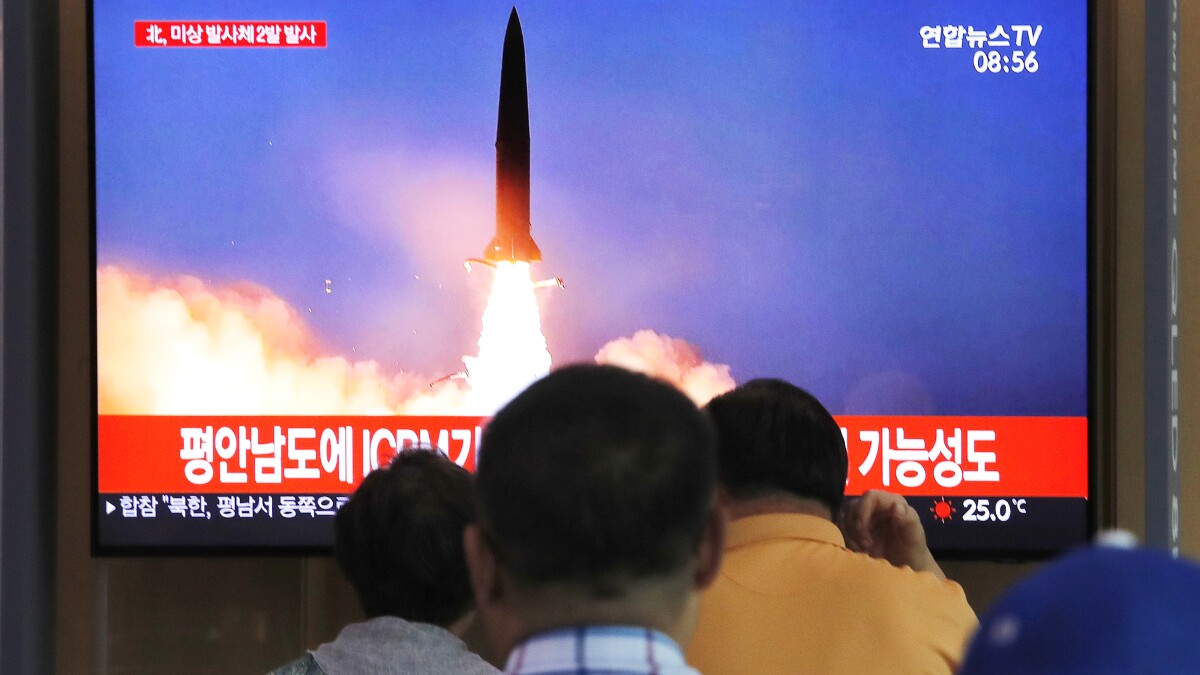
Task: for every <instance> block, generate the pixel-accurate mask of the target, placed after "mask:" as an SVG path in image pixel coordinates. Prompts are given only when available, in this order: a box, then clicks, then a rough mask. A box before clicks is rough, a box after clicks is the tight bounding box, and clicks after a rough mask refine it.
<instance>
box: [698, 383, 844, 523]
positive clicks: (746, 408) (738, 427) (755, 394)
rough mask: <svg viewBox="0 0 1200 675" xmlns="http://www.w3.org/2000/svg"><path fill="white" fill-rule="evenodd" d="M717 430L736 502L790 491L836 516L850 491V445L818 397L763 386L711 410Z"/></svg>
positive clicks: (785, 386) (724, 478) (724, 479)
mask: <svg viewBox="0 0 1200 675" xmlns="http://www.w3.org/2000/svg"><path fill="white" fill-rule="evenodd" d="M705 411H706V412H707V413H708V415H709V417H710V418H711V419H712V421H713V425H714V426H715V427H716V429H717V463H718V465H719V467H720V469H719V471H720V480H721V484H722V486H723V487H724V488H725V489H726V490H727V491H728V492H729V494H730V495H731V496H732V497H734V498H750V497H754V496H758V495H760V494H764V493H769V492H785V493H788V494H791V495H794V496H797V497H804V498H808V499H815V500H818V501H820V502H821V503H823V504H825V505H826V506H828V507H829V510H830V511H831V512H832V513H833V515H834V517H836V516H837V514H838V511H839V510H841V506H842V499H843V495H844V493H845V490H846V471H847V458H846V440H845V438H844V437H843V436H842V430H841V427H839V426H838V423H837V422H836V421H834V419H833V416H832V415H830V414H829V411H828V410H826V409H825V406H823V405H821V402H820V401H818V400H817V399H816V398H815V397H813V395H812V394H810V393H808V392H807V391H804V390H803V389H801V388H800V387H797V386H795V385H793V384H790V383H788V382H784V381H783V380H775V379H758V380H751V381H750V382H747V383H746V384H743V385H742V386H740V387H738V388H736V389H734V390H733V391H730V392H726V393H725V394H722V395H720V396H718V397H716V398H714V399H713V400H711V401H709V403H708V405H707V406H705Z"/></svg>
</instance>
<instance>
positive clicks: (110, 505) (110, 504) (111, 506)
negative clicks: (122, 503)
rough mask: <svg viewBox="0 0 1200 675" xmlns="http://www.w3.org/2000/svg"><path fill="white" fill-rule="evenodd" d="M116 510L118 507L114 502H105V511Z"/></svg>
mask: <svg viewBox="0 0 1200 675" xmlns="http://www.w3.org/2000/svg"><path fill="white" fill-rule="evenodd" d="M116 510H117V507H115V506H113V505H112V502H104V512H105V513H112V512H113V511H116Z"/></svg>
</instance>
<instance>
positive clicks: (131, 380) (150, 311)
mask: <svg viewBox="0 0 1200 675" xmlns="http://www.w3.org/2000/svg"><path fill="white" fill-rule="evenodd" d="M96 293H97V350H98V355H99V360H98V378H99V395H100V396H99V409H100V412H101V413H102V414H158V415H172V414H174V415H184V414H187V415H202V414H213V415H271V414H277V415H289V414H290V415H297V414H320V415H362V414H377V413H394V412H404V411H406V410H409V409H413V410H414V411H415V410H423V409H425V408H427V407H428V406H429V405H430V402H429V399H436V401H437V403H436V405H437V406H438V407H439V409H440V410H442V411H447V410H448V409H450V410H452V409H454V407H455V406H456V405H457V404H459V403H460V402H461V399H462V394H463V392H462V389H463V385H462V383H461V382H457V381H446V382H443V383H440V384H439V385H438V387H437V389H434V390H431V389H430V388H429V386H428V382H429V379H426V378H423V377H420V376H417V375H410V374H405V375H388V374H386V373H384V372H382V371H381V370H380V368H379V366H378V364H376V363H375V362H374V361H350V360H347V359H346V358H344V357H341V356H331V355H319V353H318V349H317V346H316V344H315V342H314V340H313V339H312V336H311V333H310V331H309V330H308V328H307V326H306V325H305V324H304V322H303V321H302V320H301V318H300V316H299V315H298V314H297V313H296V311H295V310H294V309H293V308H292V307H291V306H290V305H288V304H287V302H285V301H284V300H282V299H281V298H279V297H278V296H276V295H274V294H273V293H271V292H270V291H269V290H267V289H265V288H262V287H259V286H254V285H251V284H239V285H237V286H232V287H210V286H208V285H206V284H205V283H204V282H202V281H201V280H199V279H197V278H195V277H188V276H183V277H178V278H176V279H170V280H151V279H149V278H146V277H143V276H140V275H137V274H135V273H132V272H129V271H126V270H123V269H121V268H119V267H115V266H106V267H102V268H100V269H99V271H98V274H97V290H96Z"/></svg>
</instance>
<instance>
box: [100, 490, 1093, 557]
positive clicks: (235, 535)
mask: <svg viewBox="0 0 1200 675" xmlns="http://www.w3.org/2000/svg"><path fill="white" fill-rule="evenodd" d="M906 499H907V500H908V502H909V504H911V505H912V506H913V507H914V508H915V509H916V510H917V513H918V514H919V515H920V516H921V521H922V524H923V525H924V526H925V533H926V537H927V539H928V541H929V547H930V548H931V549H932V550H933V551H934V552H935V553H937V552H939V551H954V552H969V551H1004V550H1020V551H1029V552H1037V551H1047V552H1049V551H1057V550H1062V549H1065V548H1070V547H1073V546H1077V545H1081V544H1084V543H1086V538H1087V532H1086V524H1087V500H1086V499H1079V498H1061V497H994V496H984V497H959V496H955V497H907V498H906ZM346 500H347V496H346V495H334V494H292V495H280V494H274V493H263V494H245V493H229V494H153V495H150V494H101V495H98V497H97V509H96V514H97V519H98V522H97V526H98V530H97V533H98V535H99V541H98V543H99V545H100V546H101V548H110V547H111V548H175V549H196V550H203V549H206V548H217V549H239V548H245V549H256V548H275V549H287V548H307V549H313V548H327V547H331V546H332V545H333V521H334V517H335V516H336V514H337V509H338V508H340V507H341V505H342V504H344V503H345V502H346Z"/></svg>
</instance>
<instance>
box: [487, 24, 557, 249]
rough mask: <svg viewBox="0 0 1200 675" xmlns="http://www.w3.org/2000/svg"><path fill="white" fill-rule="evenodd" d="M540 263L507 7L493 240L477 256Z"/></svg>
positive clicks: (516, 36)
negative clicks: (532, 225)
mask: <svg viewBox="0 0 1200 675" xmlns="http://www.w3.org/2000/svg"><path fill="white" fill-rule="evenodd" d="M541 259H542V252H541V250H539V249H538V245H537V244H535V243H534V241H533V237H532V236H531V235H530V234H529V91H528V88H527V87H526V85H525V38H524V36H522V35H521V19H520V18H519V17H517V8H516V7H513V10H512V13H511V14H509V15H508V29H507V30H505V32H504V55H503V57H502V59H501V65H500V106H499V111H498V113H497V115H496V236H495V238H494V239H492V241H491V243H490V244H488V246H487V249H486V250H485V251H484V252H483V261H484V262H487V263H492V264H495V263H498V262H509V261H511V262H517V261H520V262H539V261H541Z"/></svg>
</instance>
